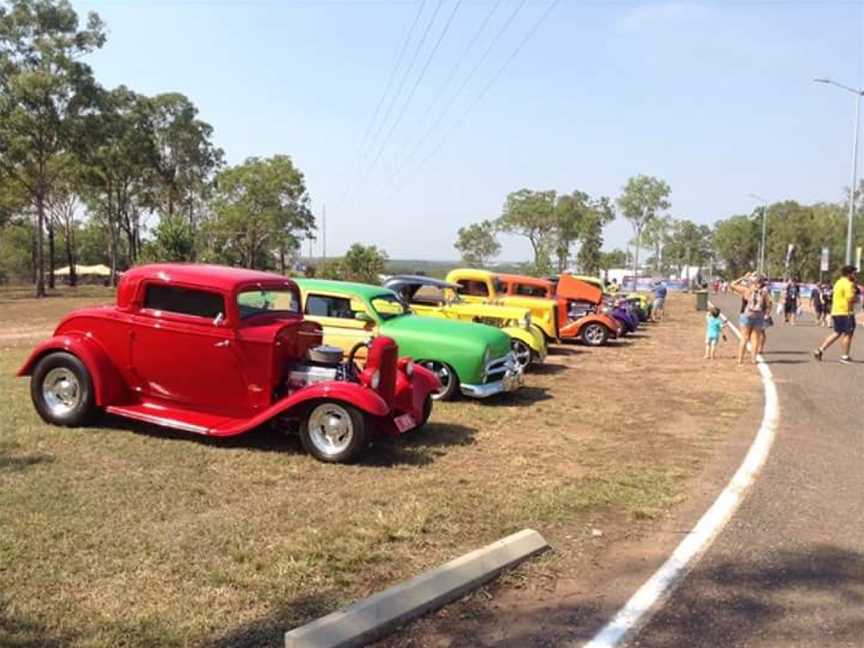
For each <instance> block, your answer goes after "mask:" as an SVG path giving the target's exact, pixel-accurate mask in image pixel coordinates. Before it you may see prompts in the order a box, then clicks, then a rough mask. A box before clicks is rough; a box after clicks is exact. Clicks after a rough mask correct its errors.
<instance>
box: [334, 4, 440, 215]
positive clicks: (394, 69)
mask: <svg viewBox="0 0 864 648" xmlns="http://www.w3.org/2000/svg"><path fill="white" fill-rule="evenodd" d="M425 7H426V0H422V1H421V2H420V3H419V5H418V7H417V13H416V14H414V20H412V21H411V26H410V27H409V28H408V31H407V32H406V34H405V39H404V40H403V41H402V46H401V47H400V48H399V53H398V54H397V55H396V60H395V61H394V64H393V67H392V69H391V70H390V75H389V77H388V79H387V83H386V84H385V85H384V92H382V93H381V98H380V99H379V100H378V105H377V106H375V111H374V112H373V113H372V117H371V118H370V119H369V124H368V125H367V126H366V129H365V131H364V133H363V137H362V138H361V140H360V143H359V144H358V146H357V152H356V154H355V162H354V166H353V172H352V174H351V175H352V176H355V177H356V176H357V172H358V170H359V168H360V165H361V163H362V161H363V150H364V149H365V148H366V144H367V143H368V142H369V137H370V136H371V135H372V130H373V129H374V128H375V125H376V124H377V122H378V116H379V115H380V114H381V107H382V106H383V105H384V100H385V99H386V98H387V96H388V95H389V94H390V90H391V88H392V87H393V81H395V80H396V74H397V73H398V71H399V68H400V67H402V61H404V60H405V52H407V51H408V45H409V44H410V42H411V37H412V36H413V35H414V30H415V29H416V28H417V25H418V23H419V22H420V16H421V15H423V9H424V8H425ZM349 187H350V185H348V184H347V183H346V185H345V188H344V189H343V191H342V195H341V196H340V197H339V201H338V202H339V203H342V202H343V201H344V200H345V198H346V197H347V195H348V191H349Z"/></svg>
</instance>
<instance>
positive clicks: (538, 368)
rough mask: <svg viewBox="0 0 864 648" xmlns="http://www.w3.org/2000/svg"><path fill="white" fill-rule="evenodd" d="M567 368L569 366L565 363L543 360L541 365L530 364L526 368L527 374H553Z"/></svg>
mask: <svg viewBox="0 0 864 648" xmlns="http://www.w3.org/2000/svg"><path fill="white" fill-rule="evenodd" d="M568 370H569V367H567V366H566V365H562V364H553V363H551V362H545V363H543V364H542V365H532V366H531V367H530V368H529V369H528V374H529V375H535V376H551V375H553V374H558V373H561V372H563V371H568Z"/></svg>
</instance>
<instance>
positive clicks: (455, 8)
mask: <svg viewBox="0 0 864 648" xmlns="http://www.w3.org/2000/svg"><path fill="white" fill-rule="evenodd" d="M443 1H444V0H440V1H439V3H438V7H437V8H436V13H437V9H439V8H440V7H441V5H442V4H443ZM462 2H463V0H457V2H456V4H455V5H453V11H451V12H450V15H449V16H448V17H447V21H446V22H445V23H444V29H442V30H441V33H440V34H439V35H438V40H437V41H435V45H434V46H433V47H432V50H431V51H430V52H429V55H428V56H427V57H426V63H425V64H424V65H423V68H422V69H421V70H420V74H418V75H417V78H416V79H415V81H414V85H413V86H411V90H410V92H409V93H408V96H407V97H406V99H405V103H403V104H402V109H401V110H400V111H399V114H398V116H397V117H396V119H395V120H394V122H393V124H392V126H391V127H390V130H389V131H387V135H386V136H385V137H384V140H383V141H382V143H381V147H380V148H379V149H378V154H377V155H376V156H375V158H374V159H373V160H372V164H371V165H370V170H371V168H372V167H374V166H375V164H376V163H377V162H378V160H379V159H380V157H381V154H382V153H383V152H384V150H385V149H386V147H387V144H389V143H390V138H391V137H392V136H393V133H394V132H395V131H396V129H397V128H398V127H399V124H400V123H402V118H403V117H404V116H405V113H406V111H407V110H408V106H409V104H410V103H411V100H412V99H413V98H414V93H416V92H417V88H418V87H419V86H420V84H421V83H422V82H423V79H424V78H425V77H426V71H427V70H428V69H429V65H430V64H431V63H432V59H434V58H435V54H436V53H437V52H438V48H439V47H440V46H441V42H442V41H443V40H444V37H445V36H447V32H449V31H450V26H451V25H452V24H453V19H454V18H455V17H456V14H457V13H458V12H459V7H461V6H462Z"/></svg>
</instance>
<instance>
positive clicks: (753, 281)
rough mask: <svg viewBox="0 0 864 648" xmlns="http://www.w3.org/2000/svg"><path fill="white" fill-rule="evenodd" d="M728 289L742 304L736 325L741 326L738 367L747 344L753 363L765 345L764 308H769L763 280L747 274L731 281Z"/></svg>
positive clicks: (741, 362) (752, 274)
mask: <svg viewBox="0 0 864 648" xmlns="http://www.w3.org/2000/svg"><path fill="white" fill-rule="evenodd" d="M729 288H731V289H732V292H734V293H735V294H736V295H739V296H740V297H741V299H742V302H743V310H742V312H741V315H740V317H739V318H738V323H739V324H740V325H741V342H740V344H739V345H738V366H739V367H740V366H741V365H743V364H744V353H745V352H746V351H747V343H748V342H749V343H750V355H751V357H752V359H753V362H756V356H757V355H758V354H759V352H760V350H761V349H762V347H764V345H765V339H764V328H765V313H766V308H769V307H770V301H769V300H768V297H767V294H766V291H765V288H764V280H763V279H761V278H757V277H756V275H755V274H754V273H749V274H746V275H744V276H743V277H741V278H740V279H736V280H735V281H733V282H732V283H731V284H730V285H729Z"/></svg>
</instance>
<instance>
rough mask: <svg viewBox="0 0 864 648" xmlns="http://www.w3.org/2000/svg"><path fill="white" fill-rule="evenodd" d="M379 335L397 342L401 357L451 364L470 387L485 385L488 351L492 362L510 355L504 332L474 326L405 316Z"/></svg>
mask: <svg viewBox="0 0 864 648" xmlns="http://www.w3.org/2000/svg"><path fill="white" fill-rule="evenodd" d="M379 333H380V334H381V335H386V336H388V337H392V338H393V339H394V340H395V341H396V344H398V345H399V355H402V356H405V355H407V356H411V357H412V358H414V359H415V360H434V361H437V362H444V363H447V364H448V365H450V366H451V367H452V368H453V370H454V371H455V372H456V375H457V376H458V377H459V382H461V383H467V384H480V383H482V382H484V376H483V370H484V368H485V367H484V359H485V356H486V349H487V348H488V349H489V353H490V355H489V357H490V358H491V359H495V358H500V357H502V356H505V355H507V354H508V353H509V352H510V337H509V336H508V335H507V334H506V333H504V332H503V331H502V330H501V329H497V328H494V327H492V326H486V325H485V324H474V323H472V322H459V321H455V320H448V319H440V318H435V317H422V316H419V315H403V316H401V317H394V318H392V319H388V320H385V321H383V322H382V323H381V326H380V328H379Z"/></svg>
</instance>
